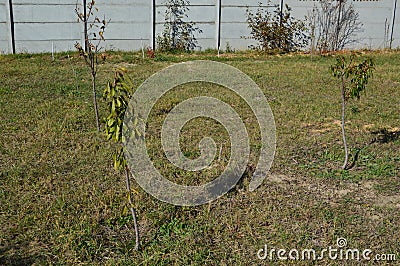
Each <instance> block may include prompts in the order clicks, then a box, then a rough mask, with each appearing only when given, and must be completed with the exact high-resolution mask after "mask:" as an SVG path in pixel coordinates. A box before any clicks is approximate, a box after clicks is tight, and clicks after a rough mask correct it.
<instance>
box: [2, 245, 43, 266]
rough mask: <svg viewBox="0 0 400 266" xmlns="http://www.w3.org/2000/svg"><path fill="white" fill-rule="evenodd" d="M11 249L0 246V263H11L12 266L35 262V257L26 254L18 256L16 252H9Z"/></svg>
mask: <svg viewBox="0 0 400 266" xmlns="http://www.w3.org/2000/svg"><path fill="white" fill-rule="evenodd" d="M10 253H11V250H10V249H7V248H4V247H0V265H13V266H22V265H24V266H25V265H32V264H34V263H35V261H36V259H35V258H32V257H30V256H28V255H26V256H20V255H18V254H16V253H14V254H10Z"/></svg>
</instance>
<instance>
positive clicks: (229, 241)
mask: <svg viewBox="0 0 400 266" xmlns="http://www.w3.org/2000/svg"><path fill="white" fill-rule="evenodd" d="M364 56H370V57H372V58H373V59H374V60H375V63H376V71H375V74H374V77H373V79H372V80H371V82H370V83H369V84H368V85H367V91H366V93H365V94H363V95H362V96H361V100H359V101H351V102H350V103H349V105H348V109H347V110H348V112H347V121H348V122H347V124H346V129H347V133H348V134H347V136H348V142H349V146H350V147H351V153H352V154H354V153H355V151H356V150H357V149H360V153H359V156H358V160H357V162H356V165H355V167H354V168H353V169H351V170H349V171H342V170H340V166H341V165H342V163H343V158H344V154H343V147H342V140H341V130H340V121H339V120H340V114H341V106H340V101H341V99H340V89H339V87H338V85H339V84H338V81H337V80H335V79H334V78H333V77H332V75H331V73H330V72H329V66H330V65H331V64H333V63H334V62H335V58H334V56H326V57H317V56H315V57H312V58H310V56H309V55H285V56H268V55H258V54H255V53H249V52H248V53H238V54H224V55H222V56H221V57H220V58H217V57H215V56H213V55H212V54H210V53H200V54H191V55H185V56H181V55H159V56H158V57H157V58H156V59H145V60H143V59H142V58H141V54H140V53H117V52H113V53H110V54H109V56H108V58H107V60H106V61H105V62H103V63H102V64H101V66H100V71H99V80H98V84H99V93H101V90H102V89H103V87H104V85H105V84H106V81H107V80H110V79H111V78H112V77H113V70H114V69H115V68H117V67H125V68H127V69H128V74H129V76H130V77H131V78H132V79H133V81H134V83H135V85H136V86H139V85H140V84H141V83H142V82H143V81H144V80H145V79H146V78H148V77H149V76H151V75H152V74H154V73H156V72H157V71H158V70H161V69H163V68H164V67H166V66H169V65H171V64H173V63H176V62H181V61H187V60H194V59H209V60H216V61H221V62H224V63H226V64H229V65H232V66H234V67H236V68H238V69H240V70H241V71H243V72H244V73H246V74H247V75H249V76H250V77H251V78H252V79H253V80H254V81H255V82H256V83H257V84H258V85H259V86H260V88H261V89H262V91H263V92H264V94H265V96H266V97H267V99H268V101H269V104H270V106H271V108H272V111H273V113H274V116H275V122H276V127H277V151H276V156H275V160H274V163H273V166H272V169H271V171H270V175H269V176H268V177H267V178H266V180H265V181H264V183H263V185H262V186H261V187H259V188H258V189H257V190H256V191H254V192H248V190H247V186H248V184H249V180H250V177H249V174H245V176H244V177H243V179H242V182H240V183H239V184H238V185H237V186H236V188H235V189H233V190H231V191H230V192H229V193H228V194H226V195H225V196H223V197H221V198H220V199H218V200H217V201H214V202H212V203H210V204H208V205H203V206H198V207H176V206H172V205H170V204H166V203H163V202H160V201H158V200H157V199H155V198H153V197H152V196H150V195H148V194H147V193H146V192H144V191H143V190H142V189H141V188H140V187H139V186H138V185H137V184H136V183H135V182H133V187H134V189H135V190H137V191H138V194H135V198H134V202H135V205H136V209H137V212H138V220H139V226H140V234H141V250H140V251H139V252H134V251H132V248H133V247H134V241H135V238H134V231H133V229H132V227H133V222H132V219H131V217H130V216H122V215H121V211H122V206H123V205H124V203H125V201H126V197H125V194H126V192H125V183H124V182H125V180H124V175H123V173H116V172H115V171H114V170H113V168H112V153H113V150H114V148H115V146H114V144H113V143H111V142H107V141H106V140H105V136H104V133H98V132H97V131H96V126H95V120H94V111H93V107H92V98H91V97H92V95H91V87H90V86H91V85H90V75H89V73H88V70H87V68H86V66H85V65H84V64H83V62H82V61H81V59H79V58H77V56H76V54H75V53H72V52H71V53H69V54H68V53H63V54H57V55H56V60H55V61H52V60H51V56H50V55H49V54H40V55H29V54H23V55H16V56H11V55H0V106H1V109H0V110H1V111H0V121H1V122H0V227H1V231H0V265H31V264H36V265H43V264H67V265H72V264H86V265H96V264H98V265H104V264H106V265H271V264H272V265H275V264H276V265H282V264H285V263H289V264H296V265H344V264H346V265H359V264H358V263H359V262H356V261H340V260H338V261H332V260H328V259H324V260H322V261H314V262H311V261H291V262H290V261H289V262H288V261H279V260H278V259H277V258H276V256H275V259H274V260H273V261H270V260H268V259H267V260H264V261H262V260H259V259H258V258H257V251H258V250H260V249H262V248H264V245H265V244H267V245H268V247H269V248H271V249H272V248H275V249H281V248H283V249H286V250H287V251H289V250H290V249H298V250H300V251H301V250H302V249H310V248H314V249H315V250H316V251H317V252H320V251H322V250H323V249H324V248H328V247H329V246H332V247H336V240H337V239H338V238H346V239H347V247H348V248H351V249H359V250H361V251H362V250H364V249H371V250H372V251H373V255H372V256H374V255H375V254H395V255H396V257H397V261H400V234H399V232H400V212H399V210H400V194H399V191H400V137H399V136H400V53H399V52H373V53H368V54H364ZM200 95H206V96H213V97H218V98H219V99H221V100H223V101H226V102H227V103H229V104H230V105H231V106H232V107H234V108H235V110H237V112H238V113H239V115H240V117H241V118H242V119H243V121H245V124H246V127H247V128H248V131H249V135H250V144H251V156H250V157H251V162H250V164H249V167H248V168H249V169H252V168H253V167H254V165H255V164H256V163H257V156H258V153H259V150H260V144H259V142H258V139H259V132H258V127H257V125H256V121H255V117H254V115H253V114H252V113H251V110H250V108H249V107H248V106H247V105H246V104H245V103H244V101H243V100H242V99H240V98H239V97H238V96H237V95H235V94H233V93H231V92H230V91H228V90H227V89H225V88H222V87H218V86H215V85H210V84H205V83H191V84H188V85H185V86H180V87H177V88H175V89H174V90H173V91H171V92H169V93H167V94H166V95H165V97H163V98H162V100H161V101H160V102H159V103H158V104H157V105H156V107H155V108H154V109H153V111H152V113H151V116H150V119H149V123H148V134H149V136H148V139H147V144H148V149H149V153H150V155H151V157H152V158H153V162H154V164H155V165H156V167H157V168H158V169H159V170H160V172H162V173H163V174H164V175H165V176H166V177H168V178H169V179H170V180H174V181H176V182H177V183H181V184H186V185H199V184H203V183H205V182H207V181H210V180H213V179H214V178H215V177H216V176H218V175H219V174H220V173H221V172H222V171H223V169H224V166H226V163H227V161H228V159H229V152H230V149H229V138H228V135H227V133H226V131H225V130H224V129H223V127H222V126H221V125H219V124H218V123H215V122H213V121H210V120H207V119H196V120H193V121H191V122H189V123H188V124H187V125H186V126H185V127H184V129H183V132H182V139H181V145H182V144H184V145H182V146H183V152H184V154H185V155H187V156H188V157H192V158H196V157H197V156H198V155H199V150H198V142H199V141H200V140H201V139H202V138H203V137H204V136H213V138H214V140H215V142H216V143H217V145H218V147H222V152H221V156H220V158H222V159H221V160H218V161H217V162H216V163H215V164H214V167H213V168H211V169H207V170H204V171H201V172H200V173H199V174H195V173H192V172H185V171H182V170H180V169H176V168H174V167H173V166H172V165H171V164H169V163H168V161H167V159H166V158H165V156H164V155H163V152H162V149H161V148H162V146H161V141H160V138H159V137H160V129H161V126H162V121H163V120H164V119H165V117H166V115H167V114H168V112H169V111H170V110H171V109H172V108H173V107H174V106H175V105H177V104H178V103H180V102H181V101H183V100H185V99H188V98H190V97H194V96H200ZM99 104H100V113H101V116H102V117H105V115H106V104H105V102H104V101H102V100H100V101H99ZM199 128H201V130H199ZM250 172H251V170H250ZM368 263H370V264H372V263H373V262H372V261H371V262H368V261H363V262H362V264H368ZM397 263H398V262H397ZM393 264H396V262H394V263H393Z"/></svg>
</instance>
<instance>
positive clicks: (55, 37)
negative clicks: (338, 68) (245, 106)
mask: <svg viewBox="0 0 400 266" xmlns="http://www.w3.org/2000/svg"><path fill="white" fill-rule="evenodd" d="M79 1H80V3H81V2H82V0H79ZM88 1H89V0H88ZM395 1H397V0H375V1H353V0H351V2H352V4H353V5H354V6H355V8H356V10H357V11H358V12H359V14H360V19H361V22H362V23H363V24H364V26H363V28H364V30H363V32H361V33H359V35H358V37H359V43H357V44H356V45H355V46H354V47H353V48H375V49H376V48H385V47H388V45H389V40H390V35H391V32H392V21H393V15H394V14H395V15H396V16H395V17H396V19H395V24H394V28H393V43H392V47H393V48H395V47H398V46H399V45H400V13H399V11H398V9H399V7H398V8H397V9H396V10H395V9H394V4H395ZM9 2H12V10H13V16H12V18H13V20H12V19H11V15H10V5H9ZM259 2H260V0H221V1H219V0H191V1H190V11H189V13H188V15H189V19H190V20H192V21H194V22H196V23H197V26H198V27H199V28H201V29H202V30H203V33H201V34H199V35H198V36H197V37H198V40H199V49H202V50H204V49H206V48H216V47H217V44H218V43H220V45H221V48H222V49H225V48H226V46H227V44H229V45H230V46H231V47H232V48H236V49H246V48H247V47H248V46H249V45H250V44H252V43H253V41H252V40H249V39H244V38H243V36H248V35H249V29H248V27H247V23H246V12H245V11H246V7H247V6H249V7H250V8H251V9H256V7H257V6H258V3H259ZM262 2H263V3H265V5H267V1H262ZM76 3H77V0H12V1H10V0H0V52H1V53H12V52H13V45H12V43H14V46H15V52H17V53H20V52H45V51H47V52H48V51H51V50H52V47H53V48H54V49H55V51H66V50H73V49H74V43H75V42H76V41H82V39H83V34H82V32H83V28H82V25H81V24H79V23H78V22H77V18H76V15H75V12H74V9H75V5H76ZM163 3H164V0H154V1H153V0H119V1H110V0H98V1H96V6H97V7H98V8H99V13H98V15H99V16H100V17H102V16H103V14H105V15H106V17H107V18H111V23H110V25H109V26H108V28H107V31H106V33H105V37H106V39H107V41H106V43H105V46H106V48H107V49H114V50H138V49H140V48H141V47H142V46H144V47H147V46H150V47H151V46H152V44H153V37H154V36H157V35H158V34H160V33H161V32H162V30H163V22H164V12H165V6H164V5H163ZM271 3H272V4H276V5H280V0H272V2H271ZM284 3H286V4H288V5H289V6H290V7H292V9H293V15H294V16H296V17H298V18H304V16H305V15H307V13H308V11H309V10H311V9H312V8H313V6H315V5H319V3H318V1H314V0H284ZM220 9H221V16H219V14H220ZM154 15H155V16H154ZM219 20H220V23H219ZM385 21H386V23H388V24H390V27H389V36H388V38H386V40H385ZM12 22H13V23H12ZM153 23H154V24H153ZM219 25H220V27H219ZM12 26H13V27H14V30H13V31H12ZM12 32H14V34H12ZM219 33H220V34H219ZM13 36H14V38H13ZM218 37H219V38H220V39H219V38H218ZM13 39H14V41H12V40H13Z"/></svg>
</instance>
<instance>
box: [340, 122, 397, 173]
mask: <svg viewBox="0 0 400 266" xmlns="http://www.w3.org/2000/svg"><path fill="white" fill-rule="evenodd" d="M371 134H372V135H374V138H373V139H372V140H371V142H370V143H369V144H367V145H365V146H364V147H363V148H361V149H357V150H356V153H355V154H354V156H353V162H352V163H351V164H350V165H349V166H348V167H347V170H350V169H352V168H353V167H354V166H355V165H356V163H357V160H358V156H359V154H360V152H361V151H362V150H363V149H365V148H367V147H368V146H370V145H372V144H374V143H380V144H384V143H391V142H395V141H397V140H399V139H400V131H397V130H396V131H389V130H388V129H386V128H382V129H379V130H377V131H373V132H371Z"/></svg>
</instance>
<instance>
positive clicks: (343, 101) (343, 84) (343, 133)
mask: <svg viewBox="0 0 400 266" xmlns="http://www.w3.org/2000/svg"><path fill="white" fill-rule="evenodd" d="M345 114H346V91H345V80H344V76H343V75H342V137H343V146H344V153H345V159H344V163H343V166H342V169H344V170H346V168H347V163H348V161H349V151H348V148H347V141H346V131H345Z"/></svg>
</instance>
